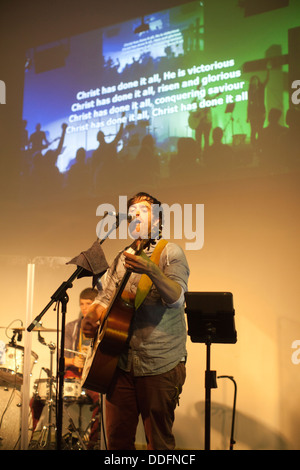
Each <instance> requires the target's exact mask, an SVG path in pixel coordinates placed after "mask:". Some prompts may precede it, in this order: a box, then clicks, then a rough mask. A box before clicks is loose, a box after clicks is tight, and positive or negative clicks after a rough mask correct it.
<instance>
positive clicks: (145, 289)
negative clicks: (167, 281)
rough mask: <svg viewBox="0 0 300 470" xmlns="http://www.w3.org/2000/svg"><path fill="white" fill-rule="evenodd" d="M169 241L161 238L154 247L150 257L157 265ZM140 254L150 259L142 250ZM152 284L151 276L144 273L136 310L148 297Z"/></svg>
mask: <svg viewBox="0 0 300 470" xmlns="http://www.w3.org/2000/svg"><path fill="white" fill-rule="evenodd" d="M167 243H168V242H167V240H159V242H158V243H157V245H156V247H155V248H154V250H153V253H152V255H151V257H150V259H151V261H153V263H155V264H156V265H158V263H159V260H160V255H161V253H162V251H163V249H164V248H165V246H166V244H167ZM140 256H142V257H143V258H145V259H149V257H148V256H147V255H146V254H145V253H144V252H143V251H142V253H141V255H140ZM151 286H152V281H151V279H150V278H149V276H147V274H142V276H141V279H140V282H139V284H138V286H137V291H136V296H135V301H134V306H135V309H136V310H137V309H138V308H139V307H140V306H141V305H142V303H143V302H144V300H145V298H146V297H147V295H148V293H149V291H150V289H151Z"/></svg>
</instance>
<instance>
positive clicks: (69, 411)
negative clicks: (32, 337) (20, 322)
mask: <svg viewBox="0 0 300 470" xmlns="http://www.w3.org/2000/svg"><path fill="white" fill-rule="evenodd" d="M0 328H3V327H0ZM5 328H6V327H5ZM6 329H7V328H6ZM12 330H13V335H12V338H11V340H10V342H9V343H8V344H5V343H4V342H3V341H0V396H1V400H0V401H1V403H2V406H1V407H0V449H5V450H10V449H12V448H16V445H17V444H16V442H18V441H19V440H20V435H19V434H20V430H16V424H15V420H14V419H13V420H12V419H11V418H12V416H9V413H10V409H11V404H12V400H11V396H12V394H13V393H14V392H15V391H16V392H17V393H18V399H17V403H16V406H17V408H19V409H20V407H21V406H22V404H21V402H22V400H21V394H20V390H21V389H22V384H23V375H24V353H25V351H24V347H23V346H20V345H18V344H16V337H17V341H21V338H22V331H24V328H23V327H20V328H12ZM32 331H37V332H38V340H39V342H40V343H42V344H43V345H44V346H46V347H47V348H48V349H49V352H50V367H49V368H44V367H42V368H41V372H40V375H39V378H38V379H36V380H35V382H34V385H33V394H32V396H31V399H30V421H31V422H30V424H29V432H30V434H31V437H30V442H29V449H30V450H49V449H55V439H56V437H55V435H56V416H57V399H58V398H57V389H58V384H57V378H56V377H55V376H54V374H53V363H54V354H55V351H56V345H55V344H54V343H53V342H50V343H46V341H45V340H44V338H43V337H42V336H41V333H42V332H43V333H44V332H55V331H57V330H55V329H49V328H44V327H42V326H41V327H35V328H34V329H33V330H32ZM65 351H68V352H71V353H74V354H81V353H79V352H78V351H73V350H68V349H67V350H65ZM30 354H31V358H30V375H32V370H33V367H34V365H35V364H36V363H37V362H38V355H37V354H36V353H35V352H33V351H31V353H30ZM42 372H45V373H46V375H47V377H45V378H41V375H42ZM8 391H12V394H9V398H8V400H6V398H7V397H8V394H7V392H8ZM4 392H6V394H5V393H4ZM5 395H6V396H5ZM5 402H7V403H5ZM101 408H102V403H101V397H100V396H99V398H98V401H97V402H95V398H94V397H93V399H92V397H90V396H89V391H87V390H85V389H82V387H81V381H80V379H79V378H78V377H66V378H65V379H64V389H63V435H62V441H63V447H62V448H63V449H64V450H87V449H90V448H93V449H100V448H101V443H100V437H101V432H100V423H101V415H102V413H101ZM95 411H96V412H95ZM13 412H14V413H15V411H13ZM92 412H93V413H92ZM6 413H7V415H8V416H7V420H6V423H5V421H4V416H5V414H6ZM12 421H14V434H15V436H13V438H11V436H9V433H10V429H9V426H12ZM95 421H97V423H98V424H97V425H98V426H99V430H98V431H99V432H98V433H97V435H98V437H97V439H98V440H97V442H96V444H95V442H94V443H93V447H90V442H89V437H90V434H91V429H92V427H93V425H94V423H95ZM9 423H10V424H9ZM17 434H18V435H17ZM12 439H13V440H15V443H14V444H13V443H12ZM8 441H9V442H8Z"/></svg>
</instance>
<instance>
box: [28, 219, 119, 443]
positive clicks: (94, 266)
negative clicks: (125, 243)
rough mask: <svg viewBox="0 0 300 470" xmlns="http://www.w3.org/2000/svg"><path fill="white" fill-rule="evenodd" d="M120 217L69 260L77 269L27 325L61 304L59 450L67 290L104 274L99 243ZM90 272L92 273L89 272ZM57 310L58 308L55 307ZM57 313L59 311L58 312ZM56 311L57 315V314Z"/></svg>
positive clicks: (58, 441) (37, 324)
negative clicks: (79, 279)
mask: <svg viewBox="0 0 300 470" xmlns="http://www.w3.org/2000/svg"><path fill="white" fill-rule="evenodd" d="M107 215H109V213H108V212H106V213H105V214H104V217H103V218H102V220H103V219H104V218H105V217H106V216H107ZM121 218H123V219H124V218H126V219H127V215H125V216H124V214H120V215H119V214H117V215H116V216H115V223H114V224H112V227H111V229H110V230H109V231H108V232H107V234H106V236H105V238H103V239H99V238H98V239H97V241H96V242H94V244H93V245H92V246H91V247H90V248H89V249H88V250H87V251H85V252H82V253H81V254H80V255H79V256H77V257H76V258H74V259H73V260H71V261H70V262H69V263H68V264H76V265H77V269H76V270H75V271H74V272H73V274H71V276H70V277H69V278H68V279H67V281H64V282H63V283H62V284H61V285H60V286H59V287H58V289H57V290H56V291H55V292H54V293H53V294H52V296H51V300H50V302H48V304H47V305H46V307H45V308H44V309H43V310H42V311H41V313H40V314H39V315H37V317H36V318H35V319H34V320H33V322H32V323H31V324H30V325H29V326H28V327H27V331H29V332H31V331H32V330H33V328H34V327H35V326H40V325H41V324H40V321H41V319H42V317H43V316H44V315H45V313H46V312H47V311H48V310H49V308H50V307H51V306H52V305H53V304H54V303H56V304H57V306H58V307H59V305H61V313H62V320H61V338H60V341H61V343H60V356H59V361H58V364H59V370H58V411H57V423H56V425H57V426H56V428H57V432H56V448H57V450H61V448H62V421H63V388H64V373H65V360H64V352H65V326H66V314H67V304H68V301H69V297H68V294H67V290H68V289H70V288H71V287H73V281H74V280H75V279H78V278H79V277H83V276H90V275H92V276H94V277H95V276H97V277H98V278H99V277H100V276H102V275H103V274H104V272H105V271H106V270H107V268H108V263H107V261H106V258H105V255H104V253H103V251H102V248H101V245H102V244H103V242H104V241H105V240H106V239H107V238H108V237H109V235H110V234H111V233H112V232H113V231H114V230H115V229H116V228H118V226H119V223H120V221H121ZM91 273H92V274H91ZM57 310H58V308H57ZM58 313H59V312H58ZM58 313H57V316H59V315H58Z"/></svg>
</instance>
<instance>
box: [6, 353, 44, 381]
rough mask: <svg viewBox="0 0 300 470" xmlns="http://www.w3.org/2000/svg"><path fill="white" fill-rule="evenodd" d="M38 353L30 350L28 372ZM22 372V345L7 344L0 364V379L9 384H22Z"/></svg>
mask: <svg viewBox="0 0 300 470" xmlns="http://www.w3.org/2000/svg"><path fill="white" fill-rule="evenodd" d="M37 360H38V355H37V354H36V353H34V352H33V351H31V367H30V374H31V373H32V369H33V366H34V364H35V363H36V362H37ZM23 372H24V348H23V346H17V345H11V344H7V345H6V346H5V351H4V354H3V357H2V360H1V364H0V380H3V381H4V382H6V383H8V384H10V385H13V386H15V385H22V383H23Z"/></svg>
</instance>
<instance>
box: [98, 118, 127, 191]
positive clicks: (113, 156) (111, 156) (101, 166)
mask: <svg viewBox="0 0 300 470" xmlns="http://www.w3.org/2000/svg"><path fill="white" fill-rule="evenodd" d="M124 116H125V113H123V114H122V117H124ZM123 128H124V123H123V122H122V123H121V125H120V128H119V130H118V132H117V134H116V136H115V138H114V139H113V140H112V141H111V142H109V143H107V142H106V140H105V135H104V133H103V132H102V131H99V132H98V134H97V141H98V142H99V146H98V148H97V149H96V150H94V152H93V154H92V157H91V170H92V174H93V178H94V189H95V190H97V189H98V188H99V189H101V187H102V188H103V187H104V185H105V184H107V183H110V182H111V178H112V177H115V176H116V174H117V173H116V171H117V163H118V161H117V145H118V143H119V141H120V139H121V137H122V134H123Z"/></svg>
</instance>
